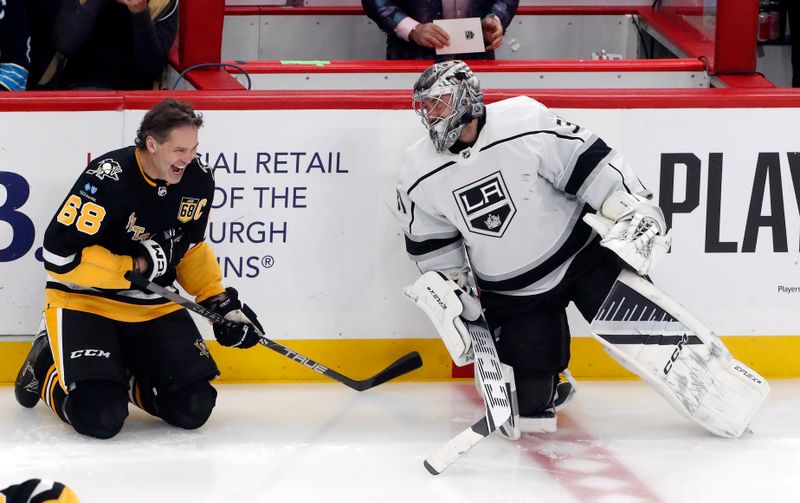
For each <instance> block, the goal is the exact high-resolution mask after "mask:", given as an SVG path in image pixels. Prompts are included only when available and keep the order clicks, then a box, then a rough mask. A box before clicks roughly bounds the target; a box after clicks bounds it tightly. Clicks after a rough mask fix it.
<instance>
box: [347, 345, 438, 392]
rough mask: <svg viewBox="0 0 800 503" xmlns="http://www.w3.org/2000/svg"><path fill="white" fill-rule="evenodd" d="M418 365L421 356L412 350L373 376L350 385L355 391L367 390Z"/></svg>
mask: <svg viewBox="0 0 800 503" xmlns="http://www.w3.org/2000/svg"><path fill="white" fill-rule="evenodd" d="M420 367H422V357H421V356H420V355H419V353H417V352H416V351H412V352H410V353H408V354H407V355H404V356H401V357H400V358H398V359H397V361H395V362H394V363H392V364H391V365H389V366H388V367H386V368H385V369H383V370H381V371H380V372H378V373H377V374H375V375H374V376H372V377H370V378H368V379H364V380H363V381H354V382H353V385H352V386H350V387H351V388H353V389H355V390H357V391H364V390H368V389H370V388H374V387H375V386H378V385H380V384H383V383H385V382H387V381H391V380H392V379H395V378H397V377H400V376H401V375H404V374H408V373H409V372H411V371H412V370H416V369H418V368H420Z"/></svg>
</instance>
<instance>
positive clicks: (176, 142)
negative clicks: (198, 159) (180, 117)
mask: <svg viewBox="0 0 800 503" xmlns="http://www.w3.org/2000/svg"><path fill="white" fill-rule="evenodd" d="M197 145H198V143H197V128H196V127H194V126H180V127H176V128H174V129H172V131H170V133H169V136H167V139H166V140H165V141H164V143H158V141H156V140H155V139H154V138H153V137H148V138H147V151H148V152H149V153H150V154H151V160H152V163H151V166H149V167H150V169H149V170H148V169H145V171H152V172H148V173H147V174H148V175H150V176H151V177H152V178H156V179H159V180H164V181H165V182H167V183H169V184H171V185H174V184H176V183H178V182H180V181H181V178H183V172H184V171H185V170H186V166H187V165H188V164H189V163H190V162H192V159H194V156H195V154H196V153H197Z"/></svg>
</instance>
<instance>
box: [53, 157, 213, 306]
mask: <svg viewBox="0 0 800 503" xmlns="http://www.w3.org/2000/svg"><path fill="white" fill-rule="evenodd" d="M213 198H214V178H213V173H212V171H211V169H210V168H208V167H207V166H205V165H203V164H201V162H200V161H199V160H198V159H195V160H193V161H192V162H191V163H190V164H189V165H188V166H187V167H186V171H185V172H184V175H183V177H182V179H181V181H180V182H179V183H177V184H175V185H168V184H166V182H163V181H160V180H153V179H151V178H150V177H149V176H147V174H145V172H144V170H143V169H142V167H141V164H140V162H139V159H138V154H137V151H136V148H135V147H127V148H123V149H120V150H115V151H113V152H109V153H107V154H104V155H102V156H100V157H98V158H96V159H95V160H94V161H92V162H91V163H90V164H89V166H88V167H87V169H86V170H85V171H84V172H83V174H82V175H81V176H80V177H79V178H78V181H77V182H76V183H75V185H74V186H73V187H72V190H70V192H69V194H68V195H67V198H66V199H65V200H64V202H63V203H62V204H61V206H60V207H59V209H58V211H57V212H56V215H55V216H54V217H53V219H52V221H51V222H50V225H49V226H48V227H47V231H46V232H45V236H44V252H43V255H44V260H45V269H47V272H48V281H47V289H46V297H45V302H46V308H51V307H64V308H69V309H74V310H78V311H87V312H92V313H95V314H99V315H102V316H105V317H108V318H111V319H115V320H119V321H130V322H133V321H146V320H149V319H153V318H156V317H159V316H162V315H164V314H167V313H169V312H172V311H175V310H177V309H180V306H178V305H176V304H174V303H172V302H169V301H167V300H165V299H163V298H162V297H159V296H156V295H152V294H148V293H145V292H142V291H141V290H138V289H133V288H131V284H130V282H129V281H128V280H126V279H125V277H124V275H125V273H126V272H127V271H130V270H131V269H132V267H133V259H132V256H136V255H141V254H142V252H141V251H140V250H139V249H138V248H139V247H138V242H140V241H142V240H145V239H147V238H149V237H150V236H151V235H152V234H153V233H155V232H159V231H164V230H168V229H181V230H182V231H183V237H182V238H181V245H182V246H180V247H179V248H181V252H183V253H185V254H184V255H183V258H182V260H181V261H180V263H179V264H178V267H177V268H176V270H174V271H169V272H168V273H167V274H165V275H163V276H160V277H158V278H156V281H155V282H156V283H158V284H160V285H162V286H170V285H172V283H173V282H174V281H175V280H176V279H177V281H178V282H179V283H180V284H181V286H182V287H183V288H184V289H185V290H186V291H187V292H189V293H190V294H191V295H194V296H195V297H196V298H197V300H198V301H202V300H204V299H206V298H208V297H211V296H213V295H216V294H219V293H222V292H223V291H224V289H223V288H222V283H221V279H222V274H221V272H220V269H219V265H218V264H217V261H216V258H215V256H214V254H213V252H212V251H211V248H210V247H209V245H208V244H207V243H206V242H205V241H204V236H205V230H206V224H207V223H208V218H209V212H210V210H211V204H212V202H213Z"/></svg>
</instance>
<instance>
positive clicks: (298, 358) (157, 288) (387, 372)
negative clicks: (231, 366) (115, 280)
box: [125, 273, 422, 391]
mask: <svg viewBox="0 0 800 503" xmlns="http://www.w3.org/2000/svg"><path fill="white" fill-rule="evenodd" d="M125 277H126V278H127V279H128V280H129V281H130V282H131V283H133V284H134V285H136V286H138V287H140V288H144V289H145V290H147V291H148V292H152V293H154V294H156V295H160V296H161V297H164V298H165V299H168V300H171V301H172V302H174V303H176V304H179V305H181V306H183V307H185V308H186V309H188V310H189V311H192V312H194V313H197V314H199V315H200V316H202V317H203V318H206V319H207V320H209V321H211V322H212V323H216V324H218V325H223V326H226V327H233V326H236V325H237V323H235V322H233V321H230V320H226V319H225V318H224V317H223V316H221V315H220V314H219V313H215V312H214V311H212V310H210V309H207V308H205V307H203V306H201V305H200V304H197V303H195V302H192V301H191V300H189V299H187V298H185V297H182V296H180V295H178V294H177V293H175V292H172V291H170V290H168V289H166V288H164V287H162V286H161V285H157V284H155V283H153V282H152V281H149V280H147V278H144V277H143V276H141V275H140V274H136V273H128V274H126V275H125ZM253 328H255V327H253ZM256 333H258V336H259V341H258V342H259V344H261V345H262V346H264V347H266V348H269V349H271V350H273V351H275V352H276V353H279V354H281V355H282V356H285V357H286V358H288V359H290V360H293V361H295V362H297V363H299V364H300V365H303V366H304V367H306V368H309V369H311V370H313V371H314V372H317V373H319V374H322V375H324V376H327V377H330V378H331V379H333V380H334V381H339V382H340V383H342V384H344V385H345V386H348V387H350V388H352V389H354V390H356V391H364V390H368V389H370V388H374V387H375V386H378V385H379V384H383V383H385V382H386V381H391V380H392V379H394V378H396V377H400V376H401V375H403V374H407V373H409V372H411V371H412V370H416V369H418V368H420V367H421V366H422V358H421V357H420V355H419V353H417V352H416V351H412V352H410V353H408V354H406V355H404V356H402V357H400V358H399V359H398V360H397V361H395V362H394V363H392V364H391V365H389V366H388V367H386V368H385V369H383V370H381V371H380V372H378V373H377V374H375V375H374V376H372V377H368V378H366V379H360V380H359V379H351V378H349V377H347V376H345V375H342V374H340V373H339V372H336V371H335V370H332V369H329V368H328V367H326V366H325V365H322V364H321V363H318V362H315V361H314V360H312V359H311V358H308V357H307V356H303V355H301V354H300V353H298V352H297V351H294V350H292V349H289V348H287V347H286V346H284V345H282V344H279V343H277V342H275V341H273V340H272V339H270V338H268V337H266V336H265V335H264V334H262V333H261V332H259V331H258V329H256Z"/></svg>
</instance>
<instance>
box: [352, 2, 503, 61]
mask: <svg viewBox="0 0 800 503" xmlns="http://www.w3.org/2000/svg"><path fill="white" fill-rule="evenodd" d="M361 5H362V7H363V8H364V12H366V13H367V16H369V18H370V19H372V20H373V21H375V23H377V24H378V26H379V27H380V28H381V30H383V31H384V32H386V59H436V60H442V59H494V49H497V48H498V47H500V44H501V43H502V42H503V34H504V32H505V30H506V29H507V28H508V25H509V24H511V19H512V18H513V17H514V14H516V13H517V6H518V5H519V0H444V1H443V0H425V1H422V0H361ZM465 17H479V18H481V24H482V25H483V38H484V41H485V42H486V52H478V53H471V54H448V55H447V56H437V55H436V49H441V48H442V47H444V46H446V45H449V37H448V35H447V33H446V32H445V31H444V30H443V29H441V28H440V27H439V26H436V25H435V24H433V22H432V21H433V20H434V19H453V18H465Z"/></svg>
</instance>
